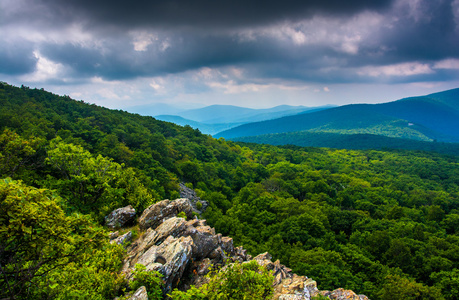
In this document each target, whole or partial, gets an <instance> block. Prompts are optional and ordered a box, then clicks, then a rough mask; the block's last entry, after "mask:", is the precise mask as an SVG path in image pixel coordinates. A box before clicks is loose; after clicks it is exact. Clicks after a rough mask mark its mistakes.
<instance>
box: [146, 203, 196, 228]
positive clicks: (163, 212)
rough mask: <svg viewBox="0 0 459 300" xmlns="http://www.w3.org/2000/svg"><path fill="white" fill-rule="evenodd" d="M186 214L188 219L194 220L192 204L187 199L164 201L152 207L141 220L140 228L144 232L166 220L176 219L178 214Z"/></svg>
mask: <svg viewBox="0 0 459 300" xmlns="http://www.w3.org/2000/svg"><path fill="white" fill-rule="evenodd" d="M182 211H183V212H184V213H185V215H186V216H187V218H188V219H192V218H193V209H192V207H191V203H190V201H189V200H188V199H186V198H181V199H177V200H174V201H171V200H167V199H166V200H163V201H160V202H158V203H155V204H152V205H150V206H149V207H148V208H147V209H145V211H144V212H143V213H142V215H141V216H140V218H139V227H140V229H142V230H146V229H148V228H150V227H151V228H156V227H158V226H159V225H160V224H161V223H162V222H164V221H165V220H167V219H169V218H171V217H175V216H176V215H177V214H178V213H180V212H182Z"/></svg>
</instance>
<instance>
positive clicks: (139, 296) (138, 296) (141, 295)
mask: <svg viewBox="0 0 459 300" xmlns="http://www.w3.org/2000/svg"><path fill="white" fill-rule="evenodd" d="M128 300H148V294H147V289H146V288H145V287H144V286H141V287H139V288H138V289H137V291H135V292H134V294H133V295H132V296H131V297H130V298H129V299H128Z"/></svg>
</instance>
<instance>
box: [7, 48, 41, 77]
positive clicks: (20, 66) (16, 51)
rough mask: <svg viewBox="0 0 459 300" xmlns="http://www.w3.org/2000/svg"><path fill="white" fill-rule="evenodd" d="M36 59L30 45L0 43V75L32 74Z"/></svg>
mask: <svg viewBox="0 0 459 300" xmlns="http://www.w3.org/2000/svg"><path fill="white" fill-rule="evenodd" d="M36 63H37V58H36V57H35V56H34V54H33V47H32V45H31V44H30V43H8V42H3V43H0V74H10V75H22V74H26V73H30V72H33V71H34V69H35V65H36Z"/></svg>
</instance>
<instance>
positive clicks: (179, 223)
mask: <svg viewBox="0 0 459 300" xmlns="http://www.w3.org/2000/svg"><path fill="white" fill-rule="evenodd" d="M181 209H183V210H181ZM181 211H183V212H184V213H185V214H186V215H187V216H190V215H192V214H191V205H190V202H189V201H188V199H183V198H182V199H177V200H175V201H170V200H163V201H161V202H159V203H157V204H155V205H152V206H151V207H149V208H148V209H147V210H146V211H145V212H144V213H143V214H142V216H141V217H140V218H139V225H140V227H141V228H145V229H146V231H145V232H144V233H143V234H142V235H141V236H140V237H139V239H137V240H136V241H134V242H132V244H130V245H129V246H128V247H127V253H128V255H127V257H126V259H125V260H124V264H123V269H122V270H123V272H124V273H125V275H126V277H127V278H128V279H132V270H133V269H134V268H135V265H136V264H142V265H144V266H145V267H146V270H155V271H158V272H160V273H161V274H162V275H163V276H164V277H163V281H164V282H165V284H164V290H163V292H164V295H166V294H167V293H168V292H170V291H171V290H172V289H173V288H175V287H179V288H180V289H182V290H186V289H187V288H189V286H190V285H192V284H193V285H197V286H200V285H202V284H203V283H205V282H206V281H207V278H206V277H205V275H206V274H208V272H209V271H210V268H211V266H213V267H215V266H224V265H225V264H226V263H228V262H236V261H240V262H242V263H244V262H248V261H251V260H255V261H256V262H257V263H258V264H260V265H262V266H264V267H266V268H267V269H268V270H271V271H272V272H273V274H274V282H273V286H274V298H273V299H281V300H300V299H301V300H309V299H311V298H312V297H315V296H319V295H321V296H325V297H328V298H329V299H339V300H341V299H359V300H364V299H368V298H367V297H365V296H362V295H356V294H355V293H354V292H352V291H346V290H343V289H337V290H334V291H331V292H330V291H319V290H318V289H317V284H316V282H315V281H314V280H312V279H310V278H308V277H306V276H298V275H297V274H294V273H293V272H292V270H291V269H289V268H287V267H286V266H284V265H282V264H281V263H280V262H279V260H276V261H275V262H272V257H271V255H269V253H267V252H266V253H263V254H260V255H258V256H256V257H255V258H253V259H252V257H251V256H250V255H248V254H247V251H246V250H245V249H244V248H243V247H234V245H233V240H232V239H231V238H229V237H223V236H222V235H221V234H216V233H215V229H214V228H211V227H210V226H208V225H207V224H206V221H205V220H198V219H191V220H189V221H186V220H185V219H184V218H179V217H177V214H179V213H180V212H181ZM119 238H121V237H119ZM119 238H117V239H119Z"/></svg>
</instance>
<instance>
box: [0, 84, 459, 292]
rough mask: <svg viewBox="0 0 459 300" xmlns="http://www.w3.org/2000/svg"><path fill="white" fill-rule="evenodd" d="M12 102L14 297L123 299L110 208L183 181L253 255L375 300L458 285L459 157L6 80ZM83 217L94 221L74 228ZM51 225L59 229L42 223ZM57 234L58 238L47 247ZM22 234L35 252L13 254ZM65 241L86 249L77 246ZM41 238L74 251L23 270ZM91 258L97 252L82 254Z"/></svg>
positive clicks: (0, 231) (8, 282)
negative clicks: (239, 139)
mask: <svg viewBox="0 0 459 300" xmlns="http://www.w3.org/2000/svg"><path fill="white" fill-rule="evenodd" d="M0 104H1V105H0V132H1V133H0V134H1V135H0V172H1V176H0V177H1V178H3V180H2V182H1V184H0V201H1V204H0V205H1V206H2V210H1V211H2V212H3V211H6V212H7V211H10V210H12V211H14V215H13V214H11V215H10V214H8V213H7V214H6V215H5V214H4V215H2V217H1V219H0V235H1V236H0V238H1V239H2V240H7V241H9V242H8V243H7V244H5V245H3V244H2V246H1V249H0V254H1V256H0V257H1V261H0V263H1V266H2V268H5V270H3V271H2V273H3V275H4V276H2V277H0V284H1V285H2V287H3V286H9V288H8V287H7V288H4V289H2V291H1V292H0V293H6V294H5V297H6V296H9V295H10V294H14V293H19V292H18V291H20V293H19V294H17V295H19V296H22V297H25V298H27V297H28V298H30V299H33V298H37V299H39V298H41V297H42V296H43V295H42V294H40V293H43V291H47V292H50V293H49V295H52V297H54V298H62V299H65V297H68V296H69V295H73V296H75V295H79V296H80V297H84V296H88V295H90V293H95V294H97V295H100V297H101V298H110V297H113V296H114V295H116V294H117V293H118V290H117V289H119V288H120V282H121V279H120V278H118V277H116V276H108V274H115V273H114V272H116V270H117V268H119V265H117V263H116V261H117V260H116V259H113V257H119V255H122V253H121V252H120V251H121V250H120V249H118V248H116V247H112V246H110V245H107V243H105V242H104V241H103V240H99V241H98V243H102V244H104V243H105V244H104V246H103V248H102V249H103V250H102V251H98V250H97V249H100V245H98V244H95V242H94V239H93V238H92V237H96V236H98V234H102V233H103V232H104V229H103V228H101V226H100V224H101V222H102V218H103V216H104V215H105V214H107V213H108V212H110V211H111V210H113V209H115V208H118V207H120V206H122V205H127V204H132V205H133V206H135V207H136V208H137V209H138V210H142V209H144V208H146V207H147V206H148V205H149V204H151V203H154V202H155V201H158V200H161V199H164V198H170V199H174V198H175V197H177V196H178V183H179V182H180V181H184V182H187V183H188V184H191V185H192V186H193V187H194V188H195V189H196V191H197V192H198V194H199V195H200V196H201V197H202V198H203V199H205V200H207V201H209V202H210V207H209V208H208V209H207V211H206V213H205V216H204V217H205V218H207V220H208V223H209V224H210V225H211V226H214V227H215V228H216V230H217V231H218V232H221V233H222V234H223V235H229V236H231V237H233V238H234V240H235V242H236V244H238V245H243V246H244V248H246V249H248V250H249V252H250V253H251V254H258V253H261V252H265V251H269V252H270V253H271V254H272V255H273V257H274V259H280V260H281V262H282V263H283V264H286V265H287V266H289V267H290V268H292V269H293V271H294V272H296V273H298V274H302V275H307V276H309V277H312V278H314V279H315V280H317V282H318V284H319V288H320V289H334V288H338V287H343V288H347V289H353V290H354V291H356V292H357V293H361V294H366V295H368V296H369V297H370V298H371V299H394V298H397V299H420V298H423V299H424V298H425V299H429V298H432V299H442V298H444V299H457V298H458V297H459V280H458V279H457V278H458V277H459V199H458V195H459V188H458V186H459V160H458V157H457V156H446V155H439V154H435V153H430V152H420V151H403V150H397V151H375V150H333V149H327V148H301V147H296V146H284V147H275V146H268V145H257V144H239V143H235V142H229V141H225V140H223V139H218V140H217V139H214V138H212V137H210V136H207V135H203V134H201V133H200V132H199V131H197V130H193V129H192V128H191V127H179V126H176V125H174V124H171V123H166V122H161V121H157V120H155V119H154V118H151V117H141V116H139V115H135V114H129V113H126V112H123V111H119V110H109V109H106V108H102V107H99V106H96V105H90V104H87V103H84V102H83V101H75V100H72V99H70V98H69V97H68V96H64V97H61V96H57V95H54V94H52V93H49V92H46V91H44V90H38V89H29V88H27V87H21V88H18V87H14V86H11V85H8V84H6V83H2V84H0ZM75 166H79V167H78V168H75ZM6 178H10V179H6ZM29 194H30V195H33V197H29V196H27V197H25V196H23V195H29ZM15 197H16V198H15ZM11 199H23V200H21V201H25V202H24V205H22V206H21V207H24V209H22V208H14V210H13V207H14V205H15V203H14V201H12V200H11ZM34 199H38V200H34ZM40 199H41V200H40ZM15 201H18V200H15ZM34 203H38V204H34ZM36 205H48V206H50V207H53V210H56V211H60V212H59V213H58V214H56V217H55V218H54V219H52V220H54V221H52V222H51V221H50V223H49V224H46V225H43V226H44V227H43V228H41V229H40V228H36V227H34V226H31V225H30V224H34V223H33V222H32V221H29V220H30V219H33V218H34V214H33V213H32V214H31V213H27V211H29V212H30V211H32V212H35V211H36V210H37V206H36ZM37 218H45V219H46V218H48V216H46V215H43V216H41V215H37ZM13 219H15V220H21V221H18V222H19V223H17V224H16V225H14V226H13V225H12V224H13V223H12V222H13V221H12V220H13ZM64 219H65V220H67V219H68V220H69V221H68V222H66V223H68V225H65V226H67V227H68V228H67V227H65V226H64V225H63V221H62V220H64ZM78 222H80V223H81V222H82V223H81V224H83V223H84V224H86V225H84V226H80V227H78V228H86V229H84V230H83V229H81V230H77V228H76V227H72V226H73V225H72V224H79V223H78ZM40 224H45V223H40ZM53 226H57V227H55V228H56V229H53V230H56V232H59V233H60V234H59V235H56V238H54V237H51V236H49V235H48V236H46V235H40V232H42V230H48V227H49V228H54V227H53ZM59 226H64V227H65V228H64V227H63V228H60V227H59ZM8 228H9V229H8ZM12 230H13V231H14V232H17V234H14V235H12V233H11V232H13V231H12ZM30 234H33V235H34V236H35V234H38V235H37V236H38V238H39V240H38V241H37V243H34V244H33V245H32V246H30V245H27V244H24V243H25V241H27V239H26V238H25V237H27V235H30ZM46 238H48V240H47V241H46V242H43V241H45V240H43V239H46ZM54 239H56V240H54ZM50 242H51V243H56V247H57V248H55V249H54V250H53V248H52V247H45V245H46V243H50ZM20 245H23V246H21V247H23V248H21V249H25V250H24V251H23V252H20V251H19V252H14V249H16V248H15V247H19V246H20ZM40 247H41V248H40ZM59 247H63V249H78V251H75V252H72V253H74V254H75V255H74V256H69V257H67V256H65V252H62V251H61V252H60V253H55V251H56V249H60V248H59ZM72 247H73V248H72ZM30 249H37V250H40V249H44V250H43V251H42V253H45V254H46V255H49V257H53V255H58V254H60V255H62V256H64V257H57V258H56V259H55V262H54V263H53V264H44V265H37V266H36V268H34V269H33V270H35V273H34V274H42V273H43V274H44V273H46V275H43V276H35V277H32V278H25V277H24V276H22V277H21V276H19V275H21V274H22V275H24V274H25V273H21V272H22V271H21V270H25V268H29V267H31V266H35V265H36V264H34V263H36V262H37V260H39V259H40V257H37V256H36V255H35V256H34V255H33V254H34V253H29V252H30V251H31V250H30ZM53 251H54V252H53ZM13 252H14V253H17V255H16V256H12V255H11V253H13ZM39 252H40V251H38V252H37V253H39ZM110 253H116V255H113V254H110ZM7 254H8V255H7ZM35 254H36V253H35ZM82 257H91V258H92V259H91V260H89V261H88V263H87V264H86V265H81V258H82ZM118 261H119V260H118ZM56 262H59V263H56ZM4 266H5V267H4ZM72 270H78V272H74V271H72ZM8 272H9V273H8ZM8 274H9V275H8ZM57 274H59V276H57ZM15 276H16V277H15ZM97 276H99V277H97ZM95 278H97V280H94V279H95ZM88 280H89V281H90V282H91V284H92V286H91V288H87V287H88V286H89V285H88ZM27 282H28V283H33V284H29V285H28V287H29V288H28V289H26V290H24V289H21V284H25V283H27ZM57 286H59V288H57ZM9 291H11V293H10V294H9ZM51 291H52V293H51ZM95 291H96V292H95ZM97 291H100V292H97ZM21 293H27V295H25V294H21ZM394 295H395V296H394ZM1 296H4V295H3V294H1Z"/></svg>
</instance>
